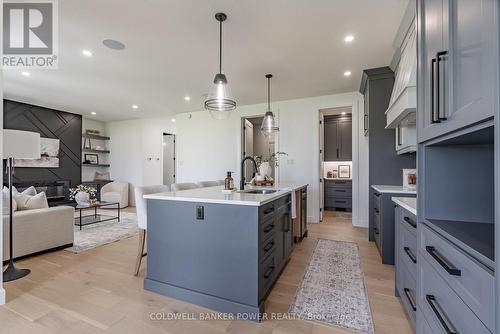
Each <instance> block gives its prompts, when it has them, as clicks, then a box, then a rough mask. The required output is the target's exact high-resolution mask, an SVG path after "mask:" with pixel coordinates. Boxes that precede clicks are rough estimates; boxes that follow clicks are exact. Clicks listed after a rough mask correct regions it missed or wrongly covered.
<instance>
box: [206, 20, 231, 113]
mask: <svg viewBox="0 0 500 334" xmlns="http://www.w3.org/2000/svg"><path fill="white" fill-rule="evenodd" d="M215 19H216V20H217V21H219V73H217V74H216V75H215V78H214V85H213V87H212V88H211V90H210V93H209V94H208V97H207V100H206V101H205V109H206V110H208V111H209V112H210V114H211V115H212V117H213V118H214V119H226V118H228V117H229V115H230V114H231V111H233V110H234V109H236V101H235V100H234V99H233V98H232V96H231V91H230V89H229V85H228V84H227V78H226V76H225V75H224V74H223V73H222V22H224V21H225V20H226V19H227V15H226V14H224V13H217V14H215Z"/></svg>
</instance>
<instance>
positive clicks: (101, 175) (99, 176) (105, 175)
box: [94, 172, 110, 181]
mask: <svg viewBox="0 0 500 334" xmlns="http://www.w3.org/2000/svg"><path fill="white" fill-rule="evenodd" d="M94 180H96V181H109V180H110V175H109V172H105V173H100V172H95V176H94Z"/></svg>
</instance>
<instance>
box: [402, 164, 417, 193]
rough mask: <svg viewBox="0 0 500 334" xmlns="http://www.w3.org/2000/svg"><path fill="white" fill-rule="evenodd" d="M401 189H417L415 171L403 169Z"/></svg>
mask: <svg viewBox="0 0 500 334" xmlns="http://www.w3.org/2000/svg"><path fill="white" fill-rule="evenodd" d="M403 188H405V189H417V170H416V169H403Z"/></svg>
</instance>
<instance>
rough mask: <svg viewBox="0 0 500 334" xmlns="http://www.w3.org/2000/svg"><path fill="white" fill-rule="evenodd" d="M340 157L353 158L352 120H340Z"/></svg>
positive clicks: (345, 159)
mask: <svg viewBox="0 0 500 334" xmlns="http://www.w3.org/2000/svg"><path fill="white" fill-rule="evenodd" d="M339 151H340V154H339V159H338V160H343V161H350V160H352V120H351V119H346V120H344V119H341V120H339Z"/></svg>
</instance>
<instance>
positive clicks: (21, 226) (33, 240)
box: [2, 206, 75, 261]
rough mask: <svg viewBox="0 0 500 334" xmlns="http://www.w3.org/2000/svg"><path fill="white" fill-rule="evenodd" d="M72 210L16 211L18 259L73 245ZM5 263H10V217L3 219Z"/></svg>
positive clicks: (69, 208)
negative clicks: (8, 261)
mask: <svg viewBox="0 0 500 334" xmlns="http://www.w3.org/2000/svg"><path fill="white" fill-rule="evenodd" d="M74 211H75V209H74V208H73V207H71V206H57V207H51V208H44V209H33V210H22V211H15V212H14V217H13V219H14V220H13V221H14V224H13V233H14V242H13V245H14V249H13V252H14V258H19V257H22V256H26V255H31V254H35V253H39V252H43V251H47V250H52V249H58V248H65V247H69V246H71V245H73V223H74ZM2 221H3V260H4V261H5V260H8V259H9V256H10V254H9V216H8V215H3V216H2Z"/></svg>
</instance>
